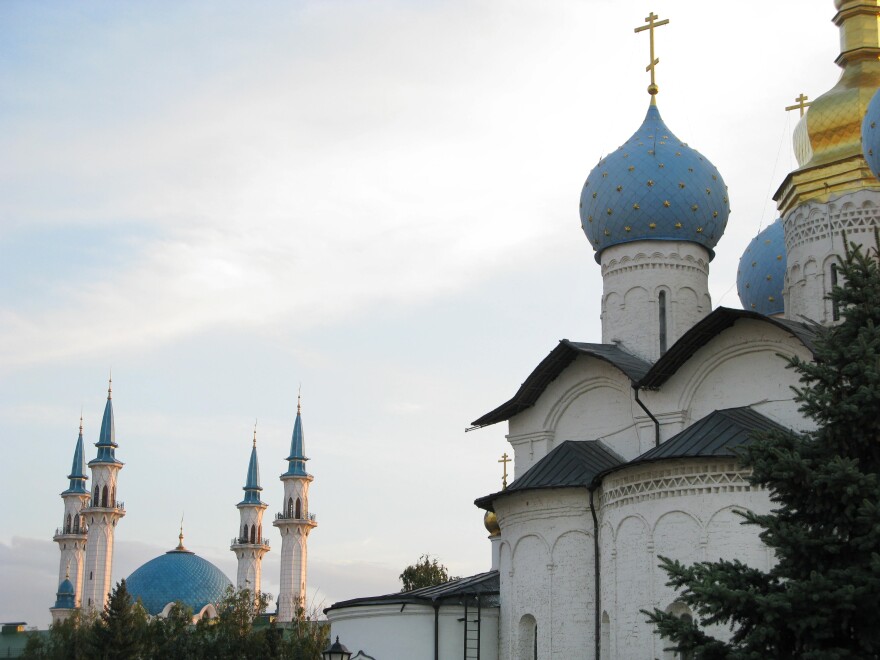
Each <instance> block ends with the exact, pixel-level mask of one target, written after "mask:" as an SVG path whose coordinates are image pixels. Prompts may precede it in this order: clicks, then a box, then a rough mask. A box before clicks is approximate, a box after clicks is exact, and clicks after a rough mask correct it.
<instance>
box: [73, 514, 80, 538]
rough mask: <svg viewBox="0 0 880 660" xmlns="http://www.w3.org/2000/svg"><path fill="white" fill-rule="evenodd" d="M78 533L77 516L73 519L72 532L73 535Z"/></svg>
mask: <svg viewBox="0 0 880 660" xmlns="http://www.w3.org/2000/svg"><path fill="white" fill-rule="evenodd" d="M78 531H79V516H74V517H73V532H74V534H75V533H76V532H78Z"/></svg>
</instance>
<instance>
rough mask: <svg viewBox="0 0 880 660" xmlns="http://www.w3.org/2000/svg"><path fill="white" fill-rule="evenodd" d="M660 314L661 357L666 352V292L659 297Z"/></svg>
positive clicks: (662, 292)
mask: <svg viewBox="0 0 880 660" xmlns="http://www.w3.org/2000/svg"><path fill="white" fill-rule="evenodd" d="M657 298H658V302H659V305H658V307H659V313H660V355H663V354H664V353H665V352H666V292H665V291H661V292H660V295H659V296H657Z"/></svg>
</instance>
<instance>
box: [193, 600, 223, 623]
mask: <svg viewBox="0 0 880 660" xmlns="http://www.w3.org/2000/svg"><path fill="white" fill-rule="evenodd" d="M216 618H217V608H216V607H214V604H213V603H208V604H207V605H205V606H204V607H203V608H202V609H200V610H199V613H198V614H196V615H195V616H194V617H193V622H195V621H199V620H201V619H216Z"/></svg>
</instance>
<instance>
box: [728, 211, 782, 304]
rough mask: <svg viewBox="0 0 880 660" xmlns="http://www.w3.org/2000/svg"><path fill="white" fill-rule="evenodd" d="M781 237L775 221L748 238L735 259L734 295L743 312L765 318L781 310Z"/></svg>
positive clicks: (780, 221)
mask: <svg viewBox="0 0 880 660" xmlns="http://www.w3.org/2000/svg"><path fill="white" fill-rule="evenodd" d="M784 282H785V235H784V232H783V230H782V220H777V221H776V222H774V223H773V224H772V225H770V226H769V227H767V228H766V229H765V230H764V231H762V232H760V233H759V234H758V235H757V236H755V237H754V238H753V239H752V242H751V243H749V246H748V247H747V248H746V251H745V252H743V256H742V257H740V260H739V268H738V269H737V271H736V292H737V293H738V294H739V300H740V302H741V303H742V306H743V309H748V310H751V311H755V312H760V313H761V314H764V315H766V316H772V315H773V314H781V313H782V312H783V311H785V309H784V308H785V305H784V301H783V298H782V287H783V284H784Z"/></svg>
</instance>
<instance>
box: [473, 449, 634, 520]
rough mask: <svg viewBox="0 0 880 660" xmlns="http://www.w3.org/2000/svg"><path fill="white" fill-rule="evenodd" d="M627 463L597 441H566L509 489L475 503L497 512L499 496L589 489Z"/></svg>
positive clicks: (482, 507)
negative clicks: (555, 490) (495, 505)
mask: <svg viewBox="0 0 880 660" xmlns="http://www.w3.org/2000/svg"><path fill="white" fill-rule="evenodd" d="M624 462H625V461H624V460H623V459H622V458H621V457H620V456H618V455H617V454H615V453H614V452H613V451H611V450H610V449H608V447H606V446H605V445H603V444H602V443H601V442H599V441H597V440H580V441H579V440H566V441H565V442H563V443H562V444H561V445H559V446H558V447H554V448H553V449H552V450H551V451H550V453H549V454H547V455H546V456H545V457H544V458H542V459H541V460H540V461H538V462H537V463H535V464H534V465H533V466H532V467H530V468H529V469H528V470H527V471H526V473H525V474H523V475H522V476H521V477H520V478H519V479H517V480H516V481H514V482H513V483H512V484H510V486H509V487H508V488H506V489H505V490H502V491H499V492H497V493H492V494H491V495H486V496H484V497H480V498H479V499H477V500H475V501H474V504H476V505H477V506H478V507H480V508H481V509H488V510H491V509H493V506H494V504H493V503H494V502H495V500H497V499H498V498H499V497H505V496H507V495H511V494H512V493H518V492H522V491H525V490H538V489H545V488H572V487H589V486H590V485H591V484H592V483H593V481H594V480H595V478H596V476H598V475H599V474H602V473H603V472H607V471H608V470H610V469H612V468H614V467H616V466H619V465H622V464H623V463H624Z"/></svg>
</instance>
